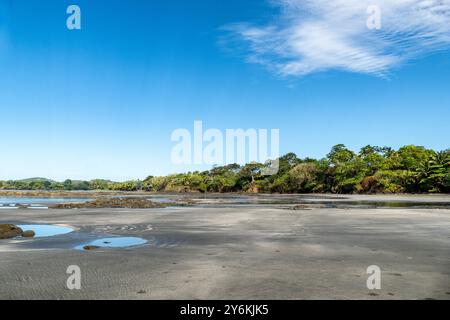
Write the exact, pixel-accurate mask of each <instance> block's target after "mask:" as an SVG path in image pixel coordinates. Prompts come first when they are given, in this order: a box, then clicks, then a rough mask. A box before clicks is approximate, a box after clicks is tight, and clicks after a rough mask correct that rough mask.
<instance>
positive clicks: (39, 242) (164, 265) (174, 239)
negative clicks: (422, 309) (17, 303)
mask: <svg viewBox="0 0 450 320" xmlns="http://www.w3.org/2000/svg"><path fill="white" fill-rule="evenodd" d="M282 197H289V196H282ZM292 197H295V196H292ZM292 197H291V198H292ZM278 198H279V197H277V199H278ZM337 198H338V199H336V200H334V201H341V200H342V199H340V197H337ZM348 198H349V197H345V199H347V200H348ZM351 199H352V200H354V201H374V200H376V201H397V200H398V201H412V202H414V201H418V202H423V201H428V202H430V201H436V202H450V196H375V197H373V196H352V197H351ZM219 202H220V201H219ZM0 223H15V224H58V225H67V226H72V227H74V228H75V230H76V231H75V232H73V233H71V234H69V235H61V236H55V237H51V238H42V239H34V240H1V241H0V299H450V209H447V208H434V209H429V208H376V209H361V208H360V209H357V208H310V209H309V210H286V209H285V208H284V206H283V205H280V204H248V205H242V204H241V205H234V206H233V205H230V203H229V202H228V201H226V205H223V206H221V205H218V204H217V201H215V202H214V206H210V207H208V205H205V206H201V207H180V208H156V209H73V210H59V209H50V210H39V211H35V210H27V209H16V210H2V211H1V212H0ZM100 234H101V235H118V236H127V237H128V236H132V237H141V238H144V239H146V240H148V243H147V244H145V245H142V246H139V247H134V248H128V249H106V248H103V249H98V250H93V251H81V250H75V249H73V248H74V247H75V246H77V245H79V244H80V243H82V242H84V241H86V240H87V239H91V238H95V235H100ZM69 265H78V266H79V267H80V268H81V272H82V281H81V283H82V289H81V290H74V291H70V290H68V289H67V287H66V280H67V277H68V275H67V274H66V270H67V267H68V266H69ZM370 265H378V266H379V267H380V268H381V270H382V278H381V290H374V291H370V290H368V289H367V287H366V280H367V277H368V275H367V274H366V269H367V267H368V266H370Z"/></svg>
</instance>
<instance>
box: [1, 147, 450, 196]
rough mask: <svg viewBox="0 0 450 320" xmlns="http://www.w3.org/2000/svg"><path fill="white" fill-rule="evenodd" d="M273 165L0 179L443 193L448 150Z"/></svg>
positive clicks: (14, 186)
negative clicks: (123, 176) (139, 176)
mask: <svg viewBox="0 0 450 320" xmlns="http://www.w3.org/2000/svg"><path fill="white" fill-rule="evenodd" d="M268 165H269V166H270V165H271V166H273V165H274V162H270V163H266V164H259V163H250V164H247V165H244V166H240V165H237V164H230V165H226V166H217V167H214V168H212V169H211V170H208V171H204V172H188V173H181V174H173V175H169V176H163V177H154V176H149V177H147V178H146V179H144V180H133V181H125V182H113V181H109V180H100V179H97V180H91V181H77V180H66V181H64V182H56V181H52V180H49V179H44V178H32V179H26V180H16V181H0V189H2V190H112V191H154V192H261V193H449V192H450V149H447V150H444V151H434V150H430V149H426V148H424V147H421V146H413V145H409V146H405V147H402V148H400V149H399V150H393V149H392V148H389V147H376V146H370V145H369V146H366V147H364V148H362V149H361V150H360V151H359V152H358V153H356V152H353V151H351V150H349V149H348V148H346V147H345V146H344V145H342V144H340V145H336V146H334V147H333V148H332V149H331V151H330V153H329V154H328V155H327V156H326V158H323V159H320V160H316V159H310V158H305V159H300V158H298V157H297V155H295V154H294V153H289V154H286V155H284V156H283V157H281V158H279V169H278V172H277V173H276V174H274V175H269V176H264V175H263V174H262V169H263V168H264V167H265V166H268Z"/></svg>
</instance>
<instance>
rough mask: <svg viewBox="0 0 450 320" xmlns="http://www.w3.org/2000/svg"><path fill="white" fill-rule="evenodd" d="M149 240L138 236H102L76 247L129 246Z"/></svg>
mask: <svg viewBox="0 0 450 320" xmlns="http://www.w3.org/2000/svg"><path fill="white" fill-rule="evenodd" d="M146 243H147V240H145V239H142V238H137V237H113V238H102V239H97V240H94V241H91V242H89V243H85V244H82V245H79V246H77V247H75V249H77V250H84V249H83V248H84V247H85V246H95V247H101V248H129V247H135V246H140V245H143V244H146Z"/></svg>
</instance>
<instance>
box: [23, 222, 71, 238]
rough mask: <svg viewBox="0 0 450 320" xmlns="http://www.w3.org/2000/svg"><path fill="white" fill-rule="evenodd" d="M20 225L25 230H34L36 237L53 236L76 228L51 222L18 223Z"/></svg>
mask: <svg viewBox="0 0 450 320" xmlns="http://www.w3.org/2000/svg"><path fill="white" fill-rule="evenodd" d="M18 227H19V228H21V229H22V230H23V231H29V230H31V231H34V233H35V236H34V237H35V238H43V237H53V236H57V235H61V234H67V233H71V232H72V231H74V229H73V228H70V227H62V226H54V225H50V224H48V225H47V224H22V225H18Z"/></svg>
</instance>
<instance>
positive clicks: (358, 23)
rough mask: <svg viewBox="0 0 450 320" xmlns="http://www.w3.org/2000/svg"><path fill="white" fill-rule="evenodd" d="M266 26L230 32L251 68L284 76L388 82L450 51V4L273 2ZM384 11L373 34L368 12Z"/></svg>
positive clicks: (414, 0) (421, 0)
mask: <svg viewBox="0 0 450 320" xmlns="http://www.w3.org/2000/svg"><path fill="white" fill-rule="evenodd" d="M272 2H273V3H274V4H275V5H276V6H278V7H279V8H280V14H279V16H278V17H277V18H276V19H274V21H272V22H269V23H267V24H266V25H251V24H248V23H235V24H232V25H228V26H226V30H227V31H228V32H230V34H231V35H233V39H234V40H239V41H242V42H243V43H244V44H245V45H246V46H245V47H246V57H247V59H248V61H249V62H252V63H259V64H262V65H264V66H266V67H268V68H269V69H271V70H273V71H274V72H276V73H278V74H280V75H282V76H303V75H307V74H310V73H315V72H320V71H327V70H345V71H350V72H358V73H365V74H372V75H377V76H383V75H386V74H388V73H389V71H390V70H392V69H393V68H396V67H398V66H400V65H402V64H403V63H405V62H407V61H410V60H411V59H415V58H418V57H420V56H422V55H426V54H429V53H432V52H435V51H438V50H443V49H448V48H450V0H331V1H330V0H272ZM371 5H376V6H378V7H379V8H380V10H381V29H379V30H375V29H373V30H370V29H369V28H368V27H367V24H366V22H367V19H368V17H369V16H370V14H368V13H367V8H368V7H369V6H371Z"/></svg>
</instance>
